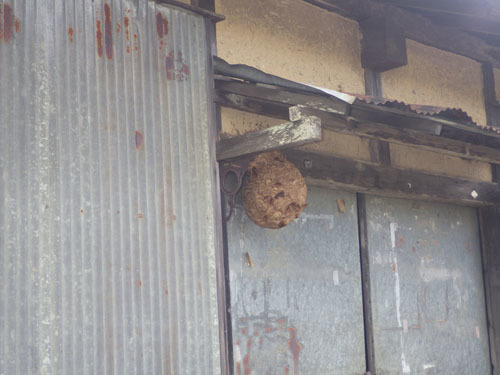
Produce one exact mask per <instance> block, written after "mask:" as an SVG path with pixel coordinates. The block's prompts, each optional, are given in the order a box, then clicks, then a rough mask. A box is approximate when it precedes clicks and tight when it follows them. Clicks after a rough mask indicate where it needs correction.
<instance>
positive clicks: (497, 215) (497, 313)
mask: <svg viewBox="0 0 500 375" xmlns="http://www.w3.org/2000/svg"><path fill="white" fill-rule="evenodd" d="M479 225H480V229H481V247H482V255H483V277H484V287H485V295H486V310H487V314H488V333H489V339H490V354H491V365H492V368H493V371H492V373H493V375H500V205H497V206H487V207H481V208H480V209H479Z"/></svg>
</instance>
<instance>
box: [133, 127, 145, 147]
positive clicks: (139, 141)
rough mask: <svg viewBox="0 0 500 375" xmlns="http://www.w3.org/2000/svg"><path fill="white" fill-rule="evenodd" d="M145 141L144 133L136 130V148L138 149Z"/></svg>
mask: <svg viewBox="0 0 500 375" xmlns="http://www.w3.org/2000/svg"><path fill="white" fill-rule="evenodd" d="M143 142H144V135H143V134H142V133H141V132H140V131H139V130H136V131H135V149H136V150H138V149H139V147H141V146H142V143H143Z"/></svg>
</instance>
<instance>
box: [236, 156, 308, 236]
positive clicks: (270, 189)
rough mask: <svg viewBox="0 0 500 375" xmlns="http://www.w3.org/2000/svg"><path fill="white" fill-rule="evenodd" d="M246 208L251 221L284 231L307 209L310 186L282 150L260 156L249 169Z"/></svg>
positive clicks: (245, 190)
mask: <svg viewBox="0 0 500 375" xmlns="http://www.w3.org/2000/svg"><path fill="white" fill-rule="evenodd" d="M248 171H249V174H250V178H249V179H248V181H247V183H246V184H245V187H244V188H243V205H244V207H245V211H246V213H247V215H248V217H249V218H250V219H252V221H253V222H254V223H255V224H257V225H260V226H261V227H264V228H271V229H277V228H283V227H284V226H286V225H288V224H289V223H290V222H291V221H292V220H294V219H296V218H297V217H299V215H300V214H301V213H302V210H303V209H304V208H305V207H306V206H307V203H306V198H307V186H306V183H305V181H304V178H303V177H302V175H301V174H300V171H299V170H298V169H297V167H295V165H293V164H292V163H290V162H289V161H287V160H286V158H285V156H284V155H283V154H282V153H281V152H279V151H272V152H266V153H262V154H259V155H257V156H256V157H255V158H254V159H253V160H252V161H251V162H250V165H249V167H248Z"/></svg>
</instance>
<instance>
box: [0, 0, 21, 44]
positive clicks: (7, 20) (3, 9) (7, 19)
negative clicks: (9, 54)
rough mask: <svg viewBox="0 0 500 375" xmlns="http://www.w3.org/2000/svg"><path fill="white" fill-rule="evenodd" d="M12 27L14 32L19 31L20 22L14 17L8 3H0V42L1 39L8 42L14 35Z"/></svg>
mask: <svg viewBox="0 0 500 375" xmlns="http://www.w3.org/2000/svg"><path fill="white" fill-rule="evenodd" d="M2 14H3V17H2ZM2 21H3V27H2ZM14 28H15V31H16V32H19V31H20V30H21V22H20V21H19V20H18V19H16V18H15V16H14V12H13V11H12V7H11V6H10V5H9V4H2V3H0V44H2V39H3V41H4V42H5V43H9V42H10V40H11V39H12V36H13V35H14Z"/></svg>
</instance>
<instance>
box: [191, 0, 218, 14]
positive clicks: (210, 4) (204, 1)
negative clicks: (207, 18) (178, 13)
mask: <svg viewBox="0 0 500 375" xmlns="http://www.w3.org/2000/svg"><path fill="white" fill-rule="evenodd" d="M191 5H193V6H195V7H198V8H203V9H206V10H208V11H210V12H215V1H214V0H191Z"/></svg>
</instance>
